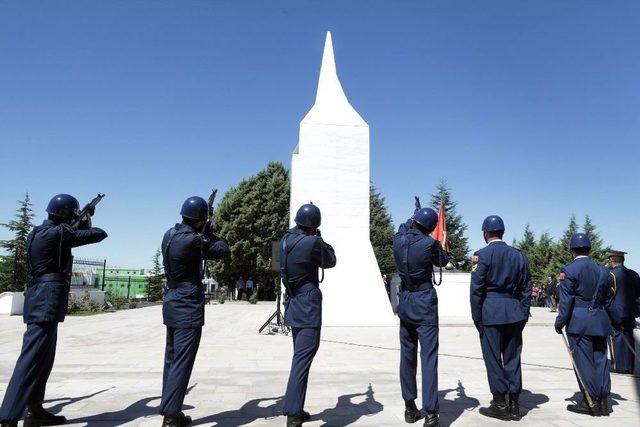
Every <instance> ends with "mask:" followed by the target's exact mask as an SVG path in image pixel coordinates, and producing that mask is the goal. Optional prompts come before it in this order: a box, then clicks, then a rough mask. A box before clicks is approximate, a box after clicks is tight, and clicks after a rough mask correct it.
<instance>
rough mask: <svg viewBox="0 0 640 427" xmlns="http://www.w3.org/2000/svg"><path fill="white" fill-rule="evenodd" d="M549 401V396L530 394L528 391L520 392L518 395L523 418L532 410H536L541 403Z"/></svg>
mask: <svg viewBox="0 0 640 427" xmlns="http://www.w3.org/2000/svg"><path fill="white" fill-rule="evenodd" d="M548 401H549V396H547V395H546V394H542V393H532V392H531V391H530V390H522V393H520V413H522V416H523V417H525V416H527V414H528V413H529V412H531V411H533V410H534V409H538V408H539V407H540V406H541V405H542V404H543V403H547V402H548Z"/></svg>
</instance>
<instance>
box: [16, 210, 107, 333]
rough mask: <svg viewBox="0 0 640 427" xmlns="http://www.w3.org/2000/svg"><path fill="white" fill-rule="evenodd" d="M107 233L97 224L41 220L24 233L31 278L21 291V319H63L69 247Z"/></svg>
mask: <svg viewBox="0 0 640 427" xmlns="http://www.w3.org/2000/svg"><path fill="white" fill-rule="evenodd" d="M106 237H107V233H105V232H104V231H103V230H101V229H99V228H96V227H94V228H88V229H76V228H71V227H70V226H68V225H67V224H56V223H54V222H52V221H49V220H45V221H44V222H43V223H42V225H38V226H36V227H34V228H33V230H31V233H29V236H28V237H27V248H26V252H27V262H28V265H29V272H30V274H31V281H30V283H29V286H28V287H27V290H26V292H25V294H24V311H23V318H24V322H25V323H39V322H63V321H64V317H65V315H66V313H67V302H68V296H69V279H70V277H71V267H72V262H73V257H72V256H71V248H75V247H78V246H83V245H88V244H91V243H98V242H100V241H102V240H104V239H105V238H106Z"/></svg>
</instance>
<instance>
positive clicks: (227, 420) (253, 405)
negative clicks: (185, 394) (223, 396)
mask: <svg viewBox="0 0 640 427" xmlns="http://www.w3.org/2000/svg"><path fill="white" fill-rule="evenodd" d="M263 402H273V403H272V404H270V405H268V406H261V403H263ZM281 414H282V396H280V397H264V398H260V399H253V400H250V401H248V402H247V403H245V404H244V405H242V406H241V407H240V408H238V409H236V410H233V411H224V412H220V413H217V414H214V415H209V416H207V417H204V418H199V419H196V420H193V425H204V424H210V425H213V426H216V427H237V426H242V425H245V424H250V423H252V422H254V421H256V420H259V419H268V418H273V417H279V416H281Z"/></svg>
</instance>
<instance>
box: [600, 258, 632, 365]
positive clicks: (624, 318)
mask: <svg viewBox="0 0 640 427" xmlns="http://www.w3.org/2000/svg"><path fill="white" fill-rule="evenodd" d="M625 254H626V252H622V251H615V250H613V249H610V250H608V251H607V256H608V257H609V265H610V267H611V274H612V275H613V276H612V279H614V281H613V283H614V289H613V301H612V305H613V309H614V310H615V311H616V312H617V315H618V317H619V318H620V322H621V324H620V326H621V327H622V329H621V330H620V331H616V330H614V331H613V334H612V335H611V336H610V337H609V340H610V341H609V345H610V353H611V362H612V369H611V370H612V371H613V372H618V373H621V374H633V372H634V369H635V354H634V352H635V339H634V337H633V330H634V328H635V327H636V317H638V316H640V308H639V307H638V299H639V298H640V277H639V276H638V273H636V272H635V271H633V270H630V269H628V268H627V267H625V266H624V256H625Z"/></svg>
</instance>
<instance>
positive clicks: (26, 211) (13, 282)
mask: <svg viewBox="0 0 640 427" xmlns="http://www.w3.org/2000/svg"><path fill="white" fill-rule="evenodd" d="M18 203H19V206H18V209H17V210H16V214H15V219H13V220H11V221H9V222H8V223H6V224H0V225H2V226H3V227H5V228H7V229H8V230H9V231H11V232H12V233H13V239H11V240H0V248H2V249H4V250H5V251H6V252H7V253H8V254H9V257H8V258H9V259H8V260H7V261H8V264H9V268H8V269H6V270H4V271H2V273H0V292H4V291H12V292H19V291H22V290H23V289H24V288H25V286H26V284H27V281H28V280H29V270H28V267H27V256H26V243H27V236H28V235H29V232H30V231H31V228H33V223H32V220H33V217H34V214H33V210H32V209H31V207H32V206H33V205H32V203H31V198H30V197H29V193H26V194H25V196H24V200H20V201H18Z"/></svg>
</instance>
